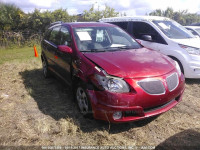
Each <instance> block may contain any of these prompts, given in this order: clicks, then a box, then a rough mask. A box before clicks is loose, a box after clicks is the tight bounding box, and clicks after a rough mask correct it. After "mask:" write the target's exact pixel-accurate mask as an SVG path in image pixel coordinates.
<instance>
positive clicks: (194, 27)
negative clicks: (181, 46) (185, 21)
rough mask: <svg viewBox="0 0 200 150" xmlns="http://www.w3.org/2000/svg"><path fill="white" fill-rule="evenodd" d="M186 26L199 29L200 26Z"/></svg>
mask: <svg viewBox="0 0 200 150" xmlns="http://www.w3.org/2000/svg"><path fill="white" fill-rule="evenodd" d="M185 27H186V28H190V29H199V28H200V26H185Z"/></svg>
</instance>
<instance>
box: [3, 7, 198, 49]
mask: <svg viewBox="0 0 200 150" xmlns="http://www.w3.org/2000/svg"><path fill="white" fill-rule="evenodd" d="M147 15H155V16H165V17H169V18H171V19H173V20H175V21H177V22H179V23H180V24H182V25H189V24H192V23H196V22H200V16H199V15H198V14H196V13H194V14H192V13H188V11H186V10H183V11H178V12H177V11H174V10H173V9H172V8H167V9H166V10H164V11H162V10H160V9H157V10H155V11H152V12H151V13H149V14H147ZM116 16H126V14H125V13H123V14H122V13H119V12H117V11H115V9H114V8H111V7H109V6H107V5H105V9H103V10H100V9H95V7H94V5H92V6H91V8H90V9H89V10H84V11H83V12H82V13H81V14H79V15H70V14H69V13H68V11H67V9H62V8H61V9H57V10H54V11H48V10H47V11H40V10H39V9H35V10H34V11H33V12H31V13H25V12H23V10H21V9H20V8H19V7H17V6H15V5H13V4H8V3H0V47H8V46H10V45H11V44H12V43H13V44H14V45H15V44H17V45H18V46H20V45H23V44H24V43H27V42H28V43H29V44H30V45H31V44H32V43H30V41H34V40H35V39H36V40H37V41H40V38H41V35H42V34H43V33H44V32H45V29H46V28H47V27H48V26H49V25H50V24H51V23H53V22H56V21H63V22H75V21H82V22H84V21H98V20H99V19H101V18H107V17H116ZM34 42H35V41H34Z"/></svg>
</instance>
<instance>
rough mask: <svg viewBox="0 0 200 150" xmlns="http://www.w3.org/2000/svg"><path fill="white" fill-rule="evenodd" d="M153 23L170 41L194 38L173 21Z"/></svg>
mask: <svg viewBox="0 0 200 150" xmlns="http://www.w3.org/2000/svg"><path fill="white" fill-rule="evenodd" d="M153 23H154V24H155V25H156V26H158V28H159V29H160V30H161V31H162V32H163V33H164V34H165V35H166V36H167V37H169V38H172V39H186V38H194V36H193V35H192V33H190V32H189V31H188V30H187V29H185V28H184V27H183V26H181V25H180V24H178V23H177V22H175V21H165V20H162V21H153Z"/></svg>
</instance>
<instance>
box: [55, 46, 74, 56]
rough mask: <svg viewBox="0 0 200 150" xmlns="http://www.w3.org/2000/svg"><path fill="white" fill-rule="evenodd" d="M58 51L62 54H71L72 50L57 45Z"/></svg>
mask: <svg viewBox="0 0 200 150" xmlns="http://www.w3.org/2000/svg"><path fill="white" fill-rule="evenodd" d="M58 50H59V51H61V52H64V53H69V54H72V49H71V48H70V47H69V46H66V45H58Z"/></svg>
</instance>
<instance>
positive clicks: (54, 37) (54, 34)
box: [49, 26, 60, 45]
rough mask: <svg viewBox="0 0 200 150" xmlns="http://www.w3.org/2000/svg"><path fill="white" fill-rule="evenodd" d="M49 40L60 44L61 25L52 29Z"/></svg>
mask: <svg viewBox="0 0 200 150" xmlns="http://www.w3.org/2000/svg"><path fill="white" fill-rule="evenodd" d="M49 41H50V42H52V43H54V44H55V45H60V26H57V27H54V28H53V29H52V31H51V34H50V37H49Z"/></svg>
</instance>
